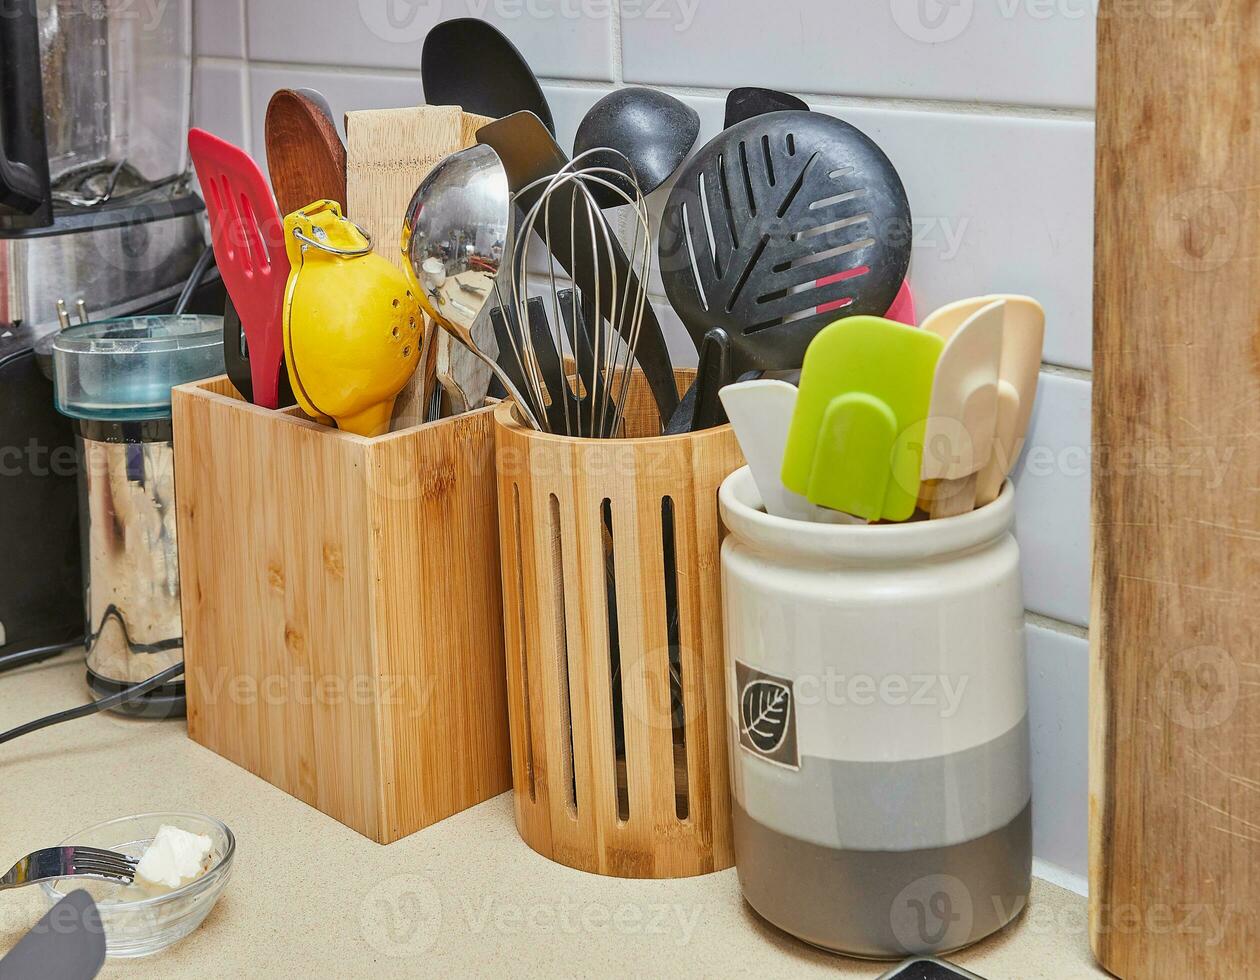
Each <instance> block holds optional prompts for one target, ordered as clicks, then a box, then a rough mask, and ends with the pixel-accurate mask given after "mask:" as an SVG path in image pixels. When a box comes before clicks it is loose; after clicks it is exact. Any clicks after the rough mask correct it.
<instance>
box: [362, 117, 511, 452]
mask: <svg viewBox="0 0 1260 980" xmlns="http://www.w3.org/2000/svg"><path fill="white" fill-rule="evenodd" d="M486 122H489V120H488V119H487V118H486V117H484V116H476V115H473V114H470V113H465V112H463V111H462V110H461V109H460V108H459V107H458V106H418V107H415V108H410V109H365V110H361V111H357V112H348V113H346V144H347V145H346V152H347V166H346V194H347V196H348V198H349V200H348V201H347V202H346V206H347V208H348V209H349V210H348V215H349V216H350V217H351V218H352V219H353V220H354V221H355V223H356V224H358V225H359V226H360V227H361V228H363V229H364V230H365V231H366V232H367V233H368V234H369V235H371V236H372V249H373V251H375V252H376V253H377V254H378V255H382V256H384V257H385V258H387V259H389V261H391V262H393V263H394V264H395V265H396V266H398V268H400V269H403V268H404V263H405V262H406V259H405V258H404V257H403V254H402V249H401V247H400V242H401V235H402V219H403V214H404V213H406V210H407V205H408V204H409V203H410V202H411V196H412V195H413V194H414V193H415V191H416V188H417V187H418V186H419V185H420V182H421V181H422V180H423V179H424V178H425V177H426V176H428V174H429V171H430V170H432V169H433V168H434V167H435V166H436V165H437V164H438V163H439V162H440V161H442V160H443V159H445V158H446V157H447V156H449V155H450V154H452V153H454V152H456V151H457V150H462V149H464V148H466V147H468V146H472V145H474V144H475V143H476V136H475V133H476V131H477V129H478V128H479V127H480V126H482V125H484V124H485V123H486ZM474 330H480V331H484V335H483V334H482V333H480V332H479V333H478V335H477V340H478V343H479V344H482V345H483V349H488V350H489V352H490V354H491V356H493V355H494V351H495V347H494V330H493V328H492V327H491V325H490V323H489V319H488V318H487V319H486V321H485V323H484V324H482V325H480V326H479V327H474ZM443 338H445V331H442V330H440V329H437V328H436V326H435V325H433V324H429V325H428V329H426V330H425V340H424V343H425V348H426V349H425V352H424V354H422V356H421V363H422V365H427V364H435V365H436V370H437V371H438V372H439V381H441V382H442V384H443V387H444V388H445V389H446V390H447V392H448V394H450V395H451V399H450V400H451V402H452V403H454V404H455V405H457V406H458V405H459V404H461V403H474V402H475V401H478V400H480V399H479V398H478V394H477V392H478V391H480V393H481V398H484V388H486V387H488V386H489V374H488V372H487V373H486V374H485V377H484V378H481V370H482V369H481V368H480V366H478V367H476V368H474V367H473V366H471V365H470V364H469V363H468V362H469V361H475V360H476V359H475V358H473V357H472V355H470V354H469V355H467V357H465V356H464V355H465V354H466V352H465V351H464V350H463V348H461V347H459V346H458V345H452V346H450V347H447V348H446V349H445V350H443V349H441V348H439V349H437V350H434V351H433V352H432V353H430V351H429V349H428V348H429V346H430V345H431V344H434V343H437V344H439V345H444V344H448V343H449V341H448V340H446V339H443ZM427 377H428V375H427V372H426V371H424V370H419V371H417V372H416V374H415V377H414V378H413V379H412V382H411V384H409V385H408V386H407V388H405V389H404V390H403V391H402V392H401V393H400V394H399V396H398V400H397V402H396V403H395V407H394V420H393V424H392V428H393V429H395V430H396V429H401V428H406V427H408V426H411V425H416V424H419V423H420V422H423V421H424V420H425V414H426V411H427V408H428V404H429V398H430V395H431V389H430V388H429V387H428V385H427V384H426V378H427ZM478 379H480V380H478ZM469 389H473V390H471V391H470V390H469Z"/></svg>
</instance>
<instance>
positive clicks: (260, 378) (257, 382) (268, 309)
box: [188, 129, 289, 408]
mask: <svg viewBox="0 0 1260 980" xmlns="http://www.w3.org/2000/svg"><path fill="white" fill-rule="evenodd" d="M188 151H189V153H190V154H191V155H192V161H193V166H194V167H196V169H197V179H198V180H200V181H201V190H202V194H203V195H204V196H205V199H206V212H207V213H208V214H209V216H210V237H211V240H212V241H213V243H214V258H215V262H216V263H217V264H218V266H219V272H220V274H221V275H222V276H223V284H224V285H225V286H226V287H227V291H228V295H229V296H230V297H231V298H232V305H233V306H234V307H236V312H237V313H238V314H239V315H240V318H241V325H242V327H243V328H244V330H245V342H246V344H247V345H248V347H249V373H250V380H251V381H252V384H253V396H254V404H256V405H262V406H263V407H264V408H277V407H278V406H279V402H280V396H279V386H280V367H281V363H282V361H283V359H284V331H283V327H282V326H281V319H280V315H281V309H282V307H283V305H284V289H285V284H286V283H287V281H288V278H289V259H288V256H287V255H285V251H284V224H283V222H282V221H281V219H280V212H279V210H278V209H277V208H276V200H275V198H274V197H272V195H271V189H270V188H269V187H268V186H267V180H266V178H265V177H263V174H262V171H261V170H259V169H258V164H256V163H254V161H253V160H252V159H251V158H250V156H249V154H248V153H246V152H245V151H244V150H242V149H241V148H240V147H239V146H233V145H232V144H231V143H228V142H227V141H226V140H221V139H219V137H217V136H215V135H213V134H211V133H207V132H206V131H205V130H204V129H191V130H189V131H188Z"/></svg>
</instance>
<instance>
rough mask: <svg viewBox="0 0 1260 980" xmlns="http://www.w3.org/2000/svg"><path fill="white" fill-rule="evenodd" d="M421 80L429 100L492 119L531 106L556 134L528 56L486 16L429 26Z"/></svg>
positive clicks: (425, 40)
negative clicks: (484, 17) (526, 57)
mask: <svg viewBox="0 0 1260 980" xmlns="http://www.w3.org/2000/svg"><path fill="white" fill-rule="evenodd" d="M420 80H421V82H423V84H424V100H425V102H427V103H428V104H429V105H457V106H459V107H460V108H462V109H463V110H464V111H465V112H474V113H476V114H478V115H481V116H489V117H490V118H491V119H499V118H501V117H503V116H510V115H511V114H512V113H514V112H518V111H520V110H521V109H528V110H529V111H530V112H532V113H533V114H534V115H535V116H537V117H538V118H539V119H541V120H542V123H543V125H544V126H546V127H547V130H548V132H550V133H551V135H552V136H555V135H556V124H555V122H554V121H553V120H552V118H551V107H550V106H549V105H548V104H547V97H546V96H545V95H543V90H542V87H541V86H540V85H539V84H538V79H537V78H536V77H535V76H534V73H533V71H532V70H531V69H530V67H529V65H528V64H527V63H526V61H525V58H524V57H523V56H522V55H521V53H520V51H518V50H517V49H516V45H514V44H513V43H512V42H511V41H509V40H508V39H507V37H506V35H504V33H503V32H502V31H500V30H499V29H498V28H496V27H493V26H492V25H490V24H487V23H486V22H485V21H484V20H477V18H475V17H457V18H456V19H455V20H448V21H443V22H442V23H441V24H438V25H437V26H436V27H434V28H433V29H432V30H431V31H429V33H428V34H427V35H426V36H425V39H424V49H423V51H421V53H420Z"/></svg>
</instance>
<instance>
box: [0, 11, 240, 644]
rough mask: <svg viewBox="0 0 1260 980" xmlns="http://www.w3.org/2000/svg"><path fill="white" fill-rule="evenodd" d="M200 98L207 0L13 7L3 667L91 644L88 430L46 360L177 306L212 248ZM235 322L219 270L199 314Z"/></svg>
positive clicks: (4, 357)
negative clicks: (196, 183)
mask: <svg viewBox="0 0 1260 980" xmlns="http://www.w3.org/2000/svg"><path fill="white" fill-rule="evenodd" d="M191 92H192V9H191V0H167V2H164V3H162V4H156V5H142V4H116V3H95V2H93V3H87V2H84V0H10V2H8V3H6V4H5V8H4V11H3V15H2V16H0V551H2V552H3V554H4V560H3V561H0V669H3V668H4V667H6V666H13V665H14V664H15V663H17V662H24V661H25V660H27V659H34V658H36V657H38V656H39V655H41V654H42V653H50V652H55V650H56V649H58V648H63V647H64V646H67V645H74V644H77V643H79V642H81V641H82V639H83V634H84V619H83V598H82V593H81V589H82V582H81V572H80V545H79V532H78V497H77V489H76V464H75V462H74V454H75V441H74V432H73V428H72V425H71V423H70V421H69V420H68V419H66V418H64V417H62V416H60V415H58V413H57V412H56V410H55V408H54V407H53V390H52V382H51V380H50V379H49V375H48V374H46V373H45V370H41V365H40V364H39V360H40V358H39V354H38V352H39V350H40V349H41V348H43V349H46V348H47V347H48V346H49V344H48V341H49V339H50V337H49V335H50V334H52V333H54V332H56V331H57V330H58V329H59V328H60V326H61V325H62V324H64V323H65V322H66V321H67V319H69V318H71V317H73V318H74V319H84V318H87V317H89V316H90V317H91V318H92V319H102V318H106V317H115V316H125V315H134V314H138V313H143V312H166V311H169V310H170V309H171V308H172V307H173V305H174V303H175V300H176V298H177V297H178V296H179V293H180V291H181V289H182V288H183V286H184V284H185V282H186V281H187V279H188V277H189V275H190V273H191V272H192V270H193V268H194V266H195V265H196V262H197V259H198V257H199V256H200V255H201V254H202V253H203V251H204V250H205V246H206V242H207V238H206V233H205V224H204V218H203V211H204V205H203V204H202V201H201V199H200V198H199V197H198V196H197V194H196V193H195V192H194V190H193V188H192V186H191V180H190V176H189V168H188V155H187V146H186V135H187V131H188V125H189V116H190V112H191V105H192V97H191ZM222 309H223V290H222V285H221V283H220V282H219V280H218V276H217V274H215V273H213V272H211V274H210V275H209V276H208V277H207V278H206V282H205V285H203V286H202V287H201V288H200V289H199V291H198V292H197V294H196V295H195V297H194V300H193V302H192V304H191V305H190V306H189V307H188V310H189V312H203V311H204V312H212V313H219V312H221V311H222ZM44 368H45V369H47V365H45V366H44Z"/></svg>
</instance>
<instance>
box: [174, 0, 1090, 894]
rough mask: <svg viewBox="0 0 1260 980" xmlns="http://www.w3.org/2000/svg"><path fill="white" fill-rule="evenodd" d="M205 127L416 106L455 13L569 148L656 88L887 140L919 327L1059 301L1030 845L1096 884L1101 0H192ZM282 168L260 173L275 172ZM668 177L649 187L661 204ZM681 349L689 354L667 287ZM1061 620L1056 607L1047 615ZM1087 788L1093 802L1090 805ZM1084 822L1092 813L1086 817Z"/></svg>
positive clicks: (1037, 451) (1047, 408) (1041, 537)
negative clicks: (497, 43) (842, 123)
mask: <svg viewBox="0 0 1260 980" xmlns="http://www.w3.org/2000/svg"><path fill="white" fill-rule="evenodd" d="M196 6H197V15H198V23H197V27H196V43H197V53H198V63H197V72H196V91H195V106H194V118H195V121H196V122H197V123H198V124H199V125H203V126H205V127H207V128H209V129H211V130H212V131H214V132H216V133H218V134H219V135H221V136H224V137H225V138H228V139H232V140H234V141H237V142H240V143H241V144H242V145H245V146H246V147H247V148H249V149H251V150H252V151H253V152H254V153H255V155H256V156H258V157H259V158H260V161H262V154H263V151H262V126H263V117H264V113H265V110H266V106H267V101H268V99H269V98H270V97H271V93H272V92H273V91H274V90H275V89H276V88H278V87H281V86H310V87H313V88H317V89H319V90H320V91H321V92H323V93H324V95H325V96H326V97H327V98H328V100H329V102H330V104H331V105H332V108H333V112H334V114H335V115H336V116H337V118H338V121H339V122H340V119H341V116H342V114H343V113H344V112H345V111H346V110H348V109H360V108H381V107H389V106H403V105H410V104H419V103H420V102H422V101H423V91H422V87H421V84H420V75H419V63H420V49H421V45H422V42H423V39H424V36H425V34H426V33H427V32H428V30H429V28H430V27H431V26H432V25H434V24H436V23H438V22H440V21H442V20H446V19H449V18H452V17H466V16H472V17H480V18H482V19H485V20H488V21H491V22H492V23H494V24H496V25H497V26H498V27H499V28H500V29H502V30H503V31H504V33H506V34H507V35H508V37H510V38H511V39H512V41H513V42H514V43H515V44H516V45H517V46H518V47H519V48H520V49H521V51H522V53H523V54H524V55H525V57H526V59H527V60H528V61H529V62H530V64H531V66H532V67H533V68H534V70H535V72H536V73H537V74H538V75H539V77H540V79H541V80H542V83H543V88H544V91H545V93H546V95H547V98H548V100H549V102H550V104H551V108H552V112H553V114H554V116H555V120H556V127H557V131H558V138H559V141H560V143H561V145H562V146H565V147H569V146H571V145H572V141H573V136H574V133H575V132H576V129H577V126H578V123H579V121H580V120H581V118H582V116H583V115H584V114H585V112H586V110H587V109H588V108H589V107H590V106H591V104H592V103H594V102H595V101H596V100H597V99H599V98H600V97H601V96H603V95H605V94H606V93H607V92H609V91H611V90H612V89H613V88H614V87H617V86H621V85H631V84H650V85H652V86H655V87H661V88H665V89H666V90H668V91H670V92H672V93H673V94H674V95H676V96H678V97H679V98H682V99H684V100H685V101H687V102H688V103H689V104H690V105H691V106H693V107H694V108H695V109H696V111H697V112H698V113H699V114H700V118H701V140H702V141H703V140H705V139H707V138H708V137H710V136H712V135H714V134H716V133H717V132H718V130H719V129H720V128H721V124H722V113H723V104H724V99H725V95H726V90H727V89H728V88H730V87H734V86H738V85H765V86H772V87H777V88H782V89H785V90H787V91H792V92H795V93H796V94H798V95H801V96H802V97H804V98H805V99H806V100H807V101H808V102H809V104H810V106H811V107H812V108H814V109H816V110H818V111H821V112H827V113H831V114H833V115H836V116H839V117H840V118H842V119H845V120H847V121H849V122H851V123H853V124H854V125H856V126H858V127H859V128H860V129H862V130H864V131H865V132H866V133H868V134H869V135H870V136H871V137H872V138H874V139H875V140H876V141H877V142H879V143H880V145H881V146H883V148H884V149H885V151H886V152H887V153H888V155H889V157H890V158H891V159H892V161H893V163H894V164H895V165H896V166H897V168H898V170H899V171H900V173H901V175H902V178H903V180H904V181H905V184H906V189H907V193H908V194H909V197H910V202H911V206H912V208H913V210H914V215H915V232H916V238H915V245H914V250H913V261H912V265H911V281H912V283H913V286H914V292H915V297H916V301H917V304H918V309H919V313H920V316H922V315H923V314H925V313H927V312H930V311H931V310H932V309H933V308H935V307H936V306H939V305H941V304H943V303H946V302H949V301H951V300H955V299H960V298H963V297H966V296H970V295H975V294H977V293H981V292H1020V293H1027V294H1029V295H1032V296H1035V297H1037V298H1038V299H1039V300H1041V301H1042V303H1044V305H1045V307H1046V311H1047V316H1048V320H1047V334H1046V348H1045V360H1046V365H1047V371H1046V373H1045V374H1043V376H1042V385H1041V390H1040V393H1039V396H1038V402H1037V408H1036V412H1035V415H1034V419H1033V424H1032V426H1031V430H1030V435H1029V440H1028V446H1027V449H1026V451H1025V454H1024V456H1023V457H1022V458H1021V460H1020V462H1019V464H1018V466H1017V467H1016V472H1015V479H1016V483H1017V486H1018V488H1019V494H1018V527H1017V534H1018V538H1019V542H1020V546H1021V548H1022V551H1023V568H1024V584H1025V594H1026V603H1027V606H1028V609H1029V611H1030V613H1032V614H1036V616H1037V622H1038V624H1039V625H1038V626H1037V627H1036V628H1033V629H1030V630H1029V657H1030V670H1029V677H1030V681H1031V684H1032V694H1031V696H1032V702H1033V712H1034V721H1033V724H1034V770H1035V772H1034V779H1035V784H1036V786H1037V790H1038V793H1039V798H1040V799H1041V800H1042V801H1043V802H1042V805H1041V806H1040V807H1039V808H1038V809H1037V814H1038V815H1037V818H1036V820H1037V829H1036V840H1037V856H1038V859H1039V860H1040V861H1041V862H1044V863H1048V864H1050V865H1055V866H1057V867H1060V868H1062V869H1063V871H1064V872H1065V873H1066V874H1067V875H1068V876H1069V878H1072V877H1075V879H1076V880H1082V879H1083V877H1084V875H1085V874H1086V870H1087V868H1086V855H1085V846H1084V840H1085V813H1084V808H1083V804H1082V805H1080V806H1078V805H1077V804H1078V802H1080V801H1083V799H1084V796H1083V794H1084V786H1085V772H1086V758H1085V751H1084V744H1085V718H1086V691H1085V686H1084V680H1083V679H1084V677H1085V674H1086V671H1087V667H1088V654H1087V644H1086V643H1085V641H1084V640H1083V639H1081V638H1080V632H1081V630H1080V627H1083V626H1086V625H1087V623H1088V612H1089V445H1090V432H1089V412H1090V384H1089V377H1090V376H1089V369H1090V365H1091V351H1090V329H1091V328H1090V324H1091V285H1092V246H1093V149H1094V147H1093V143H1094V120H1093V109H1092V106H1093V93H1094V27H1095V14H1094V5H1093V4H1091V3H1087V2H1084V0H993V2H992V3H988V2H978V0H956V2H953V3H938V2H936V0H870V2H863V3H846V4H837V3H835V2H833V0H774V2H771V0H528V2H527V0H405V2H398V0H197V4H196ZM263 162H265V161H263ZM667 194H668V188H664V189H662V190H660V191H658V192H656V193H655V194H653V195H651V197H650V198H649V204H650V205H652V206H653V210H654V212H656V213H659V208H660V205H661V204H663V202H664V200H665V197H666V195H667ZM649 290H650V292H651V294H652V301H653V303H654V305H655V307H656V309H657V312H658V315H659V317H660V319H661V322H662V325H663V327H664V328H665V331H666V335H667V339H668V341H669V345H670V349H671V351H672V352H673V353H674V355H675V357H676V358H677V359H678V361H679V362H680V363H694V361H695V347H694V345H693V344H692V342H691V340H690V339H689V337H688V336H687V334H686V331H685V330H684V329H683V327H682V324H681V322H680V321H679V320H678V317H677V316H676V315H674V313H673V311H672V310H670V309H669V306H668V303H667V301H666V300H665V297H664V293H663V290H662V287H661V283H660V277H659V276H658V275H656V274H655V273H654V274H653V276H652V278H651V280H650V283H649ZM1043 617H1044V618H1043ZM1073 794H1079V800H1078V797H1077V796H1076V795H1073ZM1078 811H1080V812H1078Z"/></svg>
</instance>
